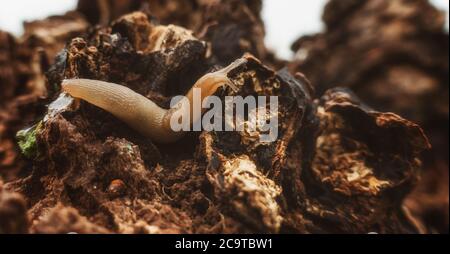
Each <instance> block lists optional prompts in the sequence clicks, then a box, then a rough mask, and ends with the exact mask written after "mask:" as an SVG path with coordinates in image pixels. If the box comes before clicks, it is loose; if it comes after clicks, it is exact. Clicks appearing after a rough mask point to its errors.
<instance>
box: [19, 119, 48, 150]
mask: <svg viewBox="0 0 450 254" xmlns="http://www.w3.org/2000/svg"><path fill="white" fill-rule="evenodd" d="M41 125H42V122H39V123H38V124H36V125H34V126H32V127H30V128H28V129H25V130H20V131H18V132H17V134H16V139H17V143H18V145H19V147H20V150H21V151H22V153H23V154H24V155H25V157H27V158H29V159H33V158H35V157H36V156H37V150H38V149H37V142H36V134H37V133H38V131H39V129H40V127H41Z"/></svg>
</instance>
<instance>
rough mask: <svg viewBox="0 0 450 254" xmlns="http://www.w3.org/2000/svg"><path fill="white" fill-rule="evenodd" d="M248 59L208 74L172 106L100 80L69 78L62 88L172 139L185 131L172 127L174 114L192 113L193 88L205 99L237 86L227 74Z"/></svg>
mask: <svg viewBox="0 0 450 254" xmlns="http://www.w3.org/2000/svg"><path fill="white" fill-rule="evenodd" d="M245 61H246V60H245V59H239V60H237V61H236V62H234V63H232V64H231V65H229V66H228V67H226V68H224V69H222V70H219V71H217V72H213V73H209V74H206V75H205V76H203V77H202V78H200V79H199V80H198V81H197V82H196V83H195V84H194V86H193V87H192V89H191V90H190V91H189V92H188V93H187V94H186V98H187V100H182V101H181V102H180V103H179V104H178V105H177V106H176V107H175V108H173V109H170V110H168V109H163V108H160V107H159V106H158V105H156V104H155V103H154V102H153V101H151V100H149V99H147V98H146V97H144V96H142V95H140V94H138V93H136V92H134V91H133V90H131V89H129V88H128V87H125V86H121V85H118V84H114V83H109V82H104V81H99V80H89V79H67V80H64V81H63V83H62V89H63V91H64V92H66V93H68V94H70V95H71V96H72V97H74V98H78V99H82V100H85V101H87V102H89V103H91V104H93V105H95V106H97V107H100V108H102V109H104V110H106V111H108V112H110V113H111V114H113V115H114V116H116V117H117V118H119V119H120V120H122V121H123V122H125V123H126V124H128V125H129V126H130V127H131V128H133V129H135V130H136V131H138V132H139V133H141V134H142V135H144V136H146V137H149V138H151V139H152V140H153V141H156V142H159V143H170V142H175V141H176V140H178V139H179V138H181V137H182V136H183V132H175V131H173V130H172V129H171V127H170V118H171V116H172V114H173V113H174V112H175V111H177V110H182V112H185V113H186V114H189V113H190V116H192V112H193V89H194V88H200V89H201V92H202V96H201V97H202V98H201V99H202V101H203V99H204V98H205V97H207V96H211V95H213V94H214V93H215V92H216V91H217V89H218V88H219V87H222V86H224V85H229V86H233V85H232V83H231V81H230V80H229V79H228V77H227V74H228V72H229V71H230V70H232V69H234V68H235V67H237V66H239V65H240V64H242V63H243V62H245ZM198 117H200V116H198ZM190 119H191V123H193V122H195V121H197V120H198V118H197V119H195V118H193V117H190Z"/></svg>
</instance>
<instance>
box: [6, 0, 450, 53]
mask: <svg viewBox="0 0 450 254" xmlns="http://www.w3.org/2000/svg"><path fill="white" fill-rule="evenodd" d="M180 1H183V0H180ZM76 2H77V1H76V0H11V1H4V2H2V3H1V4H0V29H2V30H6V31H9V32H12V33H13V34H15V35H17V36H19V35H20V34H21V33H22V22H23V21H25V20H33V19H42V18H45V17H47V16H49V15H53V14H61V13H64V12H66V11H68V10H72V9H74V8H75V6H76ZM326 2H327V0H264V9H263V18H264V21H265V23H266V31H267V36H266V43H267V45H268V47H269V48H271V49H274V50H276V52H277V54H278V55H279V56H280V57H283V58H290V57H291V56H292V53H291V51H290V45H291V44H292V42H293V41H294V40H296V39H297V38H299V37H300V36H301V35H305V34H311V33H316V32H320V31H321V30H322V29H323V24H322V22H321V16H322V10H323V6H324V5H325V3H326ZM431 2H433V3H434V4H436V6H438V7H439V8H441V9H442V10H445V11H447V25H446V27H447V30H448V27H449V25H448V11H449V1H448V0H431Z"/></svg>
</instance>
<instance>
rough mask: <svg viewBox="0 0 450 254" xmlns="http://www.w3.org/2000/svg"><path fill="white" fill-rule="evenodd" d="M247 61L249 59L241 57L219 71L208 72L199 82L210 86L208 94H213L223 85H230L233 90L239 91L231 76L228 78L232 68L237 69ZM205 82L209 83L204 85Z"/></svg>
mask: <svg viewBox="0 0 450 254" xmlns="http://www.w3.org/2000/svg"><path fill="white" fill-rule="evenodd" d="M246 62H247V59H245V58H240V59H238V60H236V61H234V62H233V63H231V64H230V65H228V66H227V67H225V68H223V69H221V70H219V71H216V72H212V73H208V74H206V75H205V76H203V77H202V78H201V79H200V80H199V82H198V84H201V85H202V87H205V88H206V87H207V88H209V89H208V90H209V92H208V94H213V93H214V92H215V91H216V90H217V89H218V88H219V87H223V86H228V87H230V88H231V89H232V90H233V91H235V92H237V91H238V90H239V89H238V87H237V86H236V85H235V84H234V83H233V82H232V81H231V80H230V78H228V74H229V73H230V71H231V70H233V69H235V68H236V67H238V66H239V65H241V64H244V63H246ZM204 84H207V85H204Z"/></svg>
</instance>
